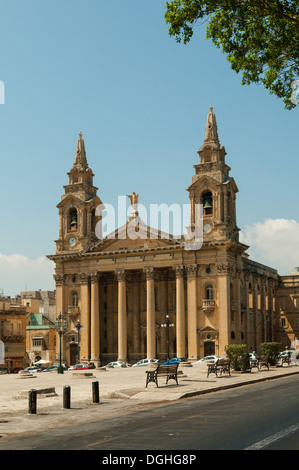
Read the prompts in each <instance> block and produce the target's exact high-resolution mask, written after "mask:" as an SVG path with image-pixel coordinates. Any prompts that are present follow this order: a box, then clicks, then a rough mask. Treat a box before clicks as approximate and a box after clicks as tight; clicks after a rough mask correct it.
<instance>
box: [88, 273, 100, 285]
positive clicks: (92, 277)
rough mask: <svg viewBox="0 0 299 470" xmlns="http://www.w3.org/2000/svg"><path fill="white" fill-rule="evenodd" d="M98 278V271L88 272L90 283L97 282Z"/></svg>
mask: <svg viewBox="0 0 299 470" xmlns="http://www.w3.org/2000/svg"><path fill="white" fill-rule="evenodd" d="M99 279H100V273H98V272H93V273H90V280H91V283H92V284H94V283H96V282H99Z"/></svg>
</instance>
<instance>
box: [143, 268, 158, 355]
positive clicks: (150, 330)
mask: <svg viewBox="0 0 299 470" xmlns="http://www.w3.org/2000/svg"><path fill="white" fill-rule="evenodd" d="M144 272H145V276H146V339H147V345H146V349H147V351H146V357H147V359H152V358H155V357H156V321H155V283H154V268H152V267H147V268H144Z"/></svg>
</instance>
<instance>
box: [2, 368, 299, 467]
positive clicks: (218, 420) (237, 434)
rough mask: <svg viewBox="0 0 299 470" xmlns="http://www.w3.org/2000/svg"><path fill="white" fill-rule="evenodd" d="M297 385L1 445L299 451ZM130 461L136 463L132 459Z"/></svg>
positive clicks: (297, 380) (191, 402)
mask: <svg viewBox="0 0 299 470" xmlns="http://www.w3.org/2000/svg"><path fill="white" fill-rule="evenodd" d="M298 390H299V376H297V375H296V376H294V377H290V378H281V379H277V380H274V381H269V382H264V383H260V384H254V385H248V386H244V387H240V388H236V389H232V390H227V391H221V392H214V393H209V394H207V395H202V396H198V397H194V398H189V399H184V400H179V401H177V402H175V403H170V404H167V405H159V406H158V405H156V406H155V405H153V407H151V408H150V409H145V410H143V411H138V412H136V413H132V414H128V415H124V416H119V417H117V418H113V419H110V420H103V421H99V422H92V423H85V424H81V425H79V426H77V425H76V426H72V427H67V428H59V429H57V431H55V432H53V431H52V432H50V433H49V432H45V433H40V434H38V435H34V436H27V437H22V438H21V437H18V438H11V439H9V440H7V441H6V442H3V443H1V442H0V450H5V449H7V450H10V449H14V450H102V451H110V453H109V456H110V457H109V458H113V455H114V456H115V458H119V457H117V456H120V455H121V454H122V453H123V455H134V451H136V453H135V454H136V455H137V451H144V450H146V451H147V454H149V453H150V452H151V451H153V452H154V451H166V450H169V451H173V452H175V454H181V455H184V454H183V453H184V451H185V452H187V451H192V450H193V451H195V452H194V454H195V455H196V451H201V450H298V449H299V393H298ZM130 450H131V451H132V453H130V452H129V453H128V454H126V452H127V451H130ZM113 452H115V454H113ZM173 452H172V453H173ZM191 454H192V452H191ZM105 455H108V454H107V453H106V454H105ZM140 455H142V454H140ZM186 455H187V453H186ZM188 455H190V452H189V453H188ZM144 458H145V457H144ZM150 458H151V457H150ZM104 463H105V462H104ZM110 463H111V462H110ZM115 463H119V462H115ZM144 463H148V464H149V463H152V462H146V461H145V460H143V464H144ZM187 463H190V464H191V463H193V462H187ZM126 464H127V465H129V466H131V467H133V466H134V465H133V461H132V465H130V463H129V461H128V462H126ZM136 464H137V461H136V462H135V466H136Z"/></svg>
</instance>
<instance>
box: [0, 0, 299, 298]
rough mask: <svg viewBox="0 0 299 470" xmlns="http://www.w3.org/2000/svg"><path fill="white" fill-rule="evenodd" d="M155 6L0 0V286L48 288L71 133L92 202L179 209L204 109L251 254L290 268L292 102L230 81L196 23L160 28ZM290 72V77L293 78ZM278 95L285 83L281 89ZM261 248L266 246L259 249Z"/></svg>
mask: <svg viewBox="0 0 299 470" xmlns="http://www.w3.org/2000/svg"><path fill="white" fill-rule="evenodd" d="M164 3H165V2H164V0H163V1H159V0H151V1H148V0H127V1H124V0H114V1H113V2H107V1H104V0H84V2H83V1H79V0H51V1H46V0H26V1H24V0H0V7H1V18H0V51H1V67H0V80H1V81H3V82H4V84H5V104H4V105H0V158H1V185H0V196H1V197H0V204H1V220H2V226H1V232H0V289H2V290H3V291H4V293H5V294H6V295H15V294H17V293H18V292H19V291H21V290H25V289H29V290H38V289H53V288H54V283H53V279H52V271H53V269H52V265H51V264H50V262H49V261H47V260H46V259H45V256H46V255H47V254H53V253H54V252H55V243H54V240H55V239H56V238H57V236H58V210H57V208H56V205H57V204H58V203H59V201H60V198H61V195H62V194H63V192H64V190H63V185H64V184H67V181H68V177H67V172H68V171H69V170H70V168H71V167H72V164H73V161H74V157H75V149H76V142H77V138H78V133H79V132H80V131H82V132H83V138H84V140H85V146H86V151H87V159H88V163H89V166H90V167H91V168H92V170H93V172H94V174H95V178H94V183H95V185H96V186H98V188H99V191H98V194H99V196H100V197H101V199H102V201H103V202H107V203H110V204H116V203H117V197H118V196H119V195H126V194H129V193H131V192H132V191H135V192H137V193H139V199H140V202H141V203H142V204H144V205H145V206H148V205H149V204H150V203H162V202H164V203H167V204H172V203H179V204H186V203H188V193H187V191H186V188H187V187H188V186H189V184H190V182H191V178H192V175H193V173H194V169H193V165H195V164H197V163H198V155H197V151H198V149H199V148H200V147H201V145H202V142H203V139H204V131H205V122H206V116H207V113H208V111H209V106H210V105H211V104H212V105H213V106H214V111H215V114H216V118H217V122H218V131H219V137H220V141H221V144H222V145H224V146H225V148H226V151H227V157H226V159H227V163H228V165H229V166H230V167H231V169H232V170H231V175H232V176H233V177H234V178H235V180H236V183H237V185H238V188H239V193H238V196H237V219H238V225H239V227H240V228H241V233H242V237H243V238H242V241H244V242H248V241H250V244H251V251H250V254H251V255H252V257H253V259H255V260H256V261H259V262H262V263H264V264H268V265H269V266H271V267H274V268H276V269H278V270H279V272H280V274H287V273H288V272H290V271H291V270H292V267H294V266H299V247H298V244H299V242H298V240H299V215H298V167H299V165H298V157H299V152H298V143H297V142H296V140H298V137H297V136H298V106H297V108H296V109H295V110H293V111H286V110H284V107H283V103H282V101H280V100H278V99H277V98H276V97H275V96H270V95H269V94H268V92H267V91H266V90H265V89H264V88H263V87H262V86H257V85H251V86H246V87H245V86H242V85H241V77H240V76H238V75H236V74H235V73H234V72H233V71H232V70H231V69H230V66H229V63H228V62H227V60H226V57H225V56H224V55H223V54H222V53H221V52H220V51H219V50H218V49H216V48H215V47H214V46H213V44H212V43H211V42H209V41H206V40H205V29H204V28H203V29H201V28H199V27H198V28H197V31H196V34H195V35H194V37H193V39H192V41H191V43H190V44H189V45H187V46H184V45H183V44H178V43H176V41H175V40H174V39H173V38H170V37H169V36H168V31H167V26H166V24H165V21H164V10H165V9H164ZM295 78H297V77H295ZM290 94H291V90H290ZM270 248H271V249H270Z"/></svg>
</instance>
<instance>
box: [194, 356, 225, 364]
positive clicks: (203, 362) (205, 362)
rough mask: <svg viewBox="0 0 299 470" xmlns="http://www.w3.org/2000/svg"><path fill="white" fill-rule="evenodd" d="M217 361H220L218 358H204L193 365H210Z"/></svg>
mask: <svg viewBox="0 0 299 470" xmlns="http://www.w3.org/2000/svg"><path fill="white" fill-rule="evenodd" d="M218 359H220V357H219V356H205V357H203V358H202V359H199V361H196V362H195V364H209V363H210V364H211V363H213V362H216V361H217V360H218Z"/></svg>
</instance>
